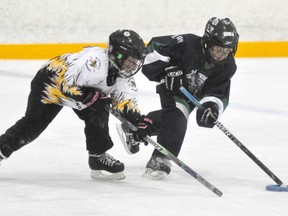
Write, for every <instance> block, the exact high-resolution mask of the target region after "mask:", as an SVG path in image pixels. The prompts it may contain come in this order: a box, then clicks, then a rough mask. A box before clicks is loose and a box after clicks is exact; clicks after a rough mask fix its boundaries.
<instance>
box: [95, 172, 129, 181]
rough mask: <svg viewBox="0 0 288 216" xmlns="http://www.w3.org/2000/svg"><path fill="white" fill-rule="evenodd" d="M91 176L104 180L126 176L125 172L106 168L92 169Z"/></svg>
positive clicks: (120, 178) (121, 178) (119, 178)
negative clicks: (114, 171) (108, 170)
mask: <svg viewBox="0 0 288 216" xmlns="http://www.w3.org/2000/svg"><path fill="white" fill-rule="evenodd" d="M91 178H93V179H104V180H123V179H125V178H126V176H125V174H124V172H118V173H110V172H107V171H104V170H91Z"/></svg>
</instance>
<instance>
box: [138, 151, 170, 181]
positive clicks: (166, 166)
mask: <svg viewBox="0 0 288 216" xmlns="http://www.w3.org/2000/svg"><path fill="white" fill-rule="evenodd" d="M171 166H172V164H171V162H170V161H169V160H168V159H167V158H166V157H165V156H158V155H157V156H156V155H155V156H154V155H152V156H151V158H150V160H149V161H148V163H147V165H146V171H145V173H144V174H143V177H146V178H150V179H155V180H161V179H164V178H165V177H166V176H167V175H168V174H169V173H170V171H171Z"/></svg>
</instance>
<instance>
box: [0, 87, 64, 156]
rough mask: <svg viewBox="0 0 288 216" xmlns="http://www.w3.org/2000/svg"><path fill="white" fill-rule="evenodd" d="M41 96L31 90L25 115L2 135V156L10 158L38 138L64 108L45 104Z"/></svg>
mask: <svg viewBox="0 0 288 216" xmlns="http://www.w3.org/2000/svg"><path fill="white" fill-rule="evenodd" d="M40 100H41V96H40V95H39V94H37V93H36V92H34V91H31V92H30V94H29V98H28V104H27V109H26V112H25V115H24V117H22V118H21V119H20V120H18V121H17V122H16V123H15V124H14V125H13V126H11V127H10V128H9V129H7V130H6V132H5V133H4V134H2V135H1V136H0V152H1V153H0V157H2V158H3V159H4V158H8V157H10V155H11V154H12V153H13V152H14V151H17V150H18V149H20V148H21V147H23V146H25V145H26V144H28V143H30V142H32V141H33V140H34V139H36V138H37V137H38V136H39V135H40V134H41V133H42V132H43V131H44V130H45V129H46V128H47V126H48V125H49V124H50V122H51V121H52V120H53V119H54V118H55V116H56V115H57V114H58V113H59V112H60V110H61V109H62V107H61V106H58V105H53V104H43V103H42V102H41V101H40Z"/></svg>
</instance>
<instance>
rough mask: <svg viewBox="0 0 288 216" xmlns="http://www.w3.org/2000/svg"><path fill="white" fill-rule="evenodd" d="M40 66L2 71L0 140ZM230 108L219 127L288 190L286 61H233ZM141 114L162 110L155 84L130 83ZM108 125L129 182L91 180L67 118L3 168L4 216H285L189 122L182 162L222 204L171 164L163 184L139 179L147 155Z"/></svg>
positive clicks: (236, 160)
mask: <svg viewBox="0 0 288 216" xmlns="http://www.w3.org/2000/svg"><path fill="white" fill-rule="evenodd" d="M44 62H45V61H10V60H9V61H0V79H1V82H0V83H1V84H0V98H1V108H0V133H1V134H2V133H4V132H5V130H6V129H7V128H8V127H10V126H11V125H12V124H14V123H15V122H16V121H17V120H18V119H20V118H21V117H22V116H23V114H24V112H25V109H26V103H27V97H28V94H29V88H30V81H31V79H32V78H33V76H34V74H35V73H36V72H37V70H38V69H39V68H40V66H41V65H42V64H43V63H44ZM237 65H238V70H237V73H236V74H235V76H234V78H233V81H232V86H231V93H230V105H229V107H228V108H227V110H226V111H225V113H224V114H223V115H222V117H221V118H220V122H221V123H222V124H223V125H225V126H226V127H227V128H228V129H229V130H230V131H231V132H232V133H233V134H234V135H235V136H236V137H237V138H238V139H239V140H240V141H241V142H242V143H243V144H244V145H245V146H246V147H247V148H248V149H249V150H250V151H251V152H252V153H254V154H255V155H256V156H257V157H258V158H259V159H260V160H261V161H262V162H263V163H264V164H265V165H266V166H267V167H268V168H269V169H271V170H272V171H273V172H274V173H275V174H276V175H277V177H279V178H280V179H281V180H282V181H283V182H286V184H287V182H288V168H287V165H288V141H287V140H288V135H287V129H288V108H287V107H288V71H287V68H288V59H287V58H283V59H277V58H273V59H245V58H241V59H237ZM136 80H137V84H138V88H139V93H140V95H139V107H140V108H141V110H142V112H143V113H147V112H149V111H152V110H155V109H158V108H160V105H159V98H158V96H157V95H156V94H155V93H154V92H155V84H154V83H152V82H148V81H147V79H146V78H145V77H143V75H142V74H140V73H138V74H137V75H136ZM116 123H119V122H118V120H116V119H115V118H114V117H113V116H111V118H110V133H111V136H112V138H113V140H114V142H115V146H114V148H113V149H111V150H110V151H109V153H111V154H112V155H113V156H114V157H115V158H117V159H119V160H121V161H122V162H124V163H125V166H126V179H124V180H122V181H101V180H98V181H97V180H93V179H91V178H90V171H89V168H88V163H87V161H88V157H87V152H86V149H85V137H84V132H83V130H84V124H83V122H82V121H80V120H79V119H78V118H77V116H76V115H75V114H74V113H73V111H72V110H71V109H69V108H64V109H63V110H62V111H61V112H60V114H59V115H58V116H57V117H56V119H55V120H54V121H53V122H52V123H51V124H50V126H49V127H48V128H47V129H46V131H44V132H43V133H42V134H41V136H40V137H39V138H38V139H36V140H35V141H34V142H32V143H30V144H29V145H27V146H25V147H23V148H22V149H20V150H19V151H17V152H15V153H14V154H13V155H12V156H11V157H10V158H9V159H8V160H5V161H2V164H1V167H0V191H1V193H0V194H1V195H0V214H1V215H9V216H52V215H59V216H74V215H75V216H76V215H79V216H86V215H87V216H88V215H89V216H91V215H99V216H106V215H107V216H112V215H113V216H142V215H143V216H154V215H155V216H156V215H157V216H162V215H163V216H164V215H165V216H175V215H178V216H188V215H191V216H243V215H246V216H255V215H261V216H286V215H287V214H288V208H287V202H288V192H269V191H266V190H265V186H266V185H268V184H275V182H274V181H273V180H272V179H271V178H270V177H269V176H268V175H267V174H266V173H264V172H263V171H262V170H261V169H260V168H259V167H258V166H257V165H256V164H255V163H254V162H253V161H252V160H251V159H250V158H249V157H248V156H247V155H246V154H244V153H243V152H242V151H241V150H240V149H239V148H238V147H237V146H236V145H235V144H234V143H233V142H232V141H231V140H230V139H228V138H227V137H226V136H225V135H224V134H223V133H222V132H221V131H220V130H219V129H218V128H216V127H215V128H214V129H203V128H199V127H198V126H197V125H196V122H195V114H194V113H192V114H191V116H190V119H189V125H188V130H187V134H186V137H185V141H184V144H183V147H182V151H181V153H180V155H179V158H180V159H181V160H182V161H184V162H185V163H186V164H187V165H189V166H190V167H191V168H192V169H194V170H195V171H196V172H198V173H199V174H200V175H202V176H203V177H204V178H206V179H207V180H208V181H210V182H211V183H212V184H214V185H215V186H216V187H217V188H219V189H220V190H221V191H222V192H223V193H224V194H223V196H222V197H221V198H220V197H218V196H216V195H215V194H213V193H212V192H211V191H209V190H208V189H207V188H205V187H204V186H203V185H202V184H200V183H199V182H198V181H197V180H195V179H194V178H193V177H191V176H190V175H188V174H187V173H186V172H184V171H183V170H182V169H181V168H179V167H178V166H177V165H176V164H173V167H172V172H171V174H170V175H169V176H168V177H167V178H166V179H165V180H163V181H155V180H149V179H146V178H143V177H142V174H143V172H144V167H145V165H146V163H147V161H148V160H149V157H150V154H151V152H152V150H153V147H152V146H150V145H149V146H144V145H143V146H141V151H140V152H139V153H138V154H136V155H132V156H131V155H128V154H127V153H126V152H125V150H124V148H123V147H122V144H121V143H120V139H119V137H118V135H117V133H116V128H115V124H116Z"/></svg>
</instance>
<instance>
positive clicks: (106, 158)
mask: <svg viewBox="0 0 288 216" xmlns="http://www.w3.org/2000/svg"><path fill="white" fill-rule="evenodd" d="M98 160H99V162H101V163H102V164H104V165H107V166H110V167H112V166H113V165H114V164H115V163H116V162H117V160H115V159H114V158H113V157H112V156H111V155H109V154H107V153H104V154H102V155H100V156H99V157H98Z"/></svg>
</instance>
